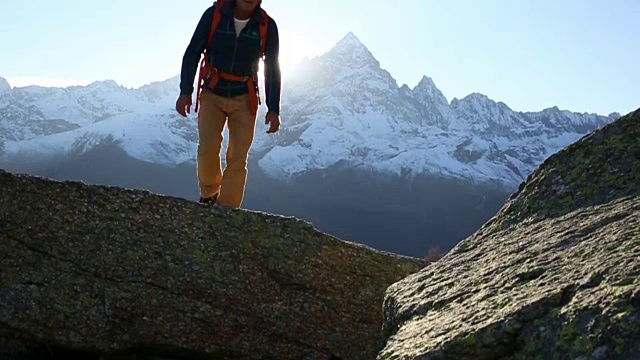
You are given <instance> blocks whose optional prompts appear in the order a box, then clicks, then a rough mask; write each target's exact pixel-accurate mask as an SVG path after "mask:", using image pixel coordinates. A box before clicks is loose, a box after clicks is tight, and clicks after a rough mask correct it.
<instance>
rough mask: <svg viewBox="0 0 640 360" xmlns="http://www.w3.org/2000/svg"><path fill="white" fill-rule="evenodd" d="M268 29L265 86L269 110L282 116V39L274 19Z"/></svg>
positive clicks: (271, 19)
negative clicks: (280, 57) (280, 58)
mask: <svg viewBox="0 0 640 360" xmlns="http://www.w3.org/2000/svg"><path fill="white" fill-rule="evenodd" d="M269 20H270V21H269V25H268V26H269V28H268V29H267V46H266V48H265V59H264V85H265V88H266V103H267V109H268V110H269V111H270V112H271V111H272V112H275V113H276V114H280V92H281V88H282V77H281V74H280V60H279V56H280V37H279V35H278V26H277V25H276V22H275V21H274V20H273V18H270V19H269Z"/></svg>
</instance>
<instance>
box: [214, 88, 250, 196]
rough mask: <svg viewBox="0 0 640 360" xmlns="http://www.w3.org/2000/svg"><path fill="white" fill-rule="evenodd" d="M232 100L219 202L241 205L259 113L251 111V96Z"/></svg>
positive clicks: (230, 102) (230, 101) (229, 103)
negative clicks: (225, 161)
mask: <svg viewBox="0 0 640 360" xmlns="http://www.w3.org/2000/svg"><path fill="white" fill-rule="evenodd" d="M228 101H229V102H228V105H229V106H228V108H227V110H228V112H229V124H228V126H229V148H228V149H227V157H226V158H227V166H226V168H225V169H224V175H223V177H222V187H221V188H220V197H219V198H218V204H220V205H222V206H228V207H232V208H239V207H240V205H242V200H243V199H244V189H245V185H246V182H247V157H248V155H249V150H250V149H251V144H252V143H253V136H254V132H255V126H256V116H255V115H253V114H251V104H250V102H249V95H241V96H237V97H234V98H231V99H229V100H228Z"/></svg>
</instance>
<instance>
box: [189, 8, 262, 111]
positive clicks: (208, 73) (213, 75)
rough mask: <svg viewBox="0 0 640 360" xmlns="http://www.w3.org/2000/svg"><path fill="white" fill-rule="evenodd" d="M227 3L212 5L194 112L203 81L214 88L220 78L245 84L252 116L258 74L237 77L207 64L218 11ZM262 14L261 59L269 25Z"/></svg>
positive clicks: (257, 100) (257, 94)
mask: <svg viewBox="0 0 640 360" xmlns="http://www.w3.org/2000/svg"><path fill="white" fill-rule="evenodd" d="M226 3H227V0H218V1H216V2H214V3H213V5H215V10H214V12H213V21H212V23H211V30H210V31H209V38H208V40H207V46H206V47H205V48H204V52H203V54H204V58H203V59H202V61H201V62H200V75H199V78H198V93H197V94H198V95H197V98H196V109H195V110H196V112H198V107H199V105H200V93H201V92H202V88H203V87H204V79H210V82H209V87H210V88H212V89H213V88H214V87H215V86H216V84H217V82H218V80H219V79H220V78H222V79H225V80H230V81H242V82H246V83H247V87H248V88H249V94H250V95H252V96H250V99H251V111H252V113H253V115H255V114H256V113H257V111H258V105H259V104H261V102H260V89H259V87H258V74H257V73H256V74H253V75H252V76H239V75H234V74H230V73H227V72H223V71H220V70H218V69H216V68H215V67H213V65H211V64H210V63H209V54H208V53H207V49H208V48H209V47H210V46H211V42H212V41H213V35H214V34H215V33H216V29H217V28H218V25H219V24H220V20H221V19H222V12H221V11H220V9H221V8H222V7H223V6H224V5H225V4H226ZM260 10H261V12H262V20H261V21H260V46H261V47H262V59H263V60H264V57H265V48H266V44H267V27H268V24H269V16H268V15H267V12H266V11H264V10H263V9H260Z"/></svg>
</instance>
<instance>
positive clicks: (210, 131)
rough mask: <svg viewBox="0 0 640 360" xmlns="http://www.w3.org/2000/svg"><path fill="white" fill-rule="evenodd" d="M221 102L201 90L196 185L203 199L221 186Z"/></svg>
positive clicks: (222, 124)
mask: <svg viewBox="0 0 640 360" xmlns="http://www.w3.org/2000/svg"><path fill="white" fill-rule="evenodd" d="M222 101H223V100H222V99H221V98H220V97H219V96H218V95H215V94H214V93H212V92H211V91H209V90H207V89H203V90H202V94H201V101H200V109H199V111H198V184H199V186H200V196H201V197H203V198H208V197H211V196H213V195H215V194H217V193H218V192H219V191H220V186H221V184H222V166H221V164H220V149H221V147H222V131H223V130H224V124H225V122H226V121H227V114H226V113H225V112H224V111H223V109H222V106H221V105H222Z"/></svg>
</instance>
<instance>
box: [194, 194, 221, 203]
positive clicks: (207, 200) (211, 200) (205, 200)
mask: <svg viewBox="0 0 640 360" xmlns="http://www.w3.org/2000/svg"><path fill="white" fill-rule="evenodd" d="M217 199H218V194H215V195H213V196H211V197H206V198H205V197H202V196H201V197H200V200H198V203H200V204H203V205H214V204H215V203H216V200H217Z"/></svg>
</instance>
